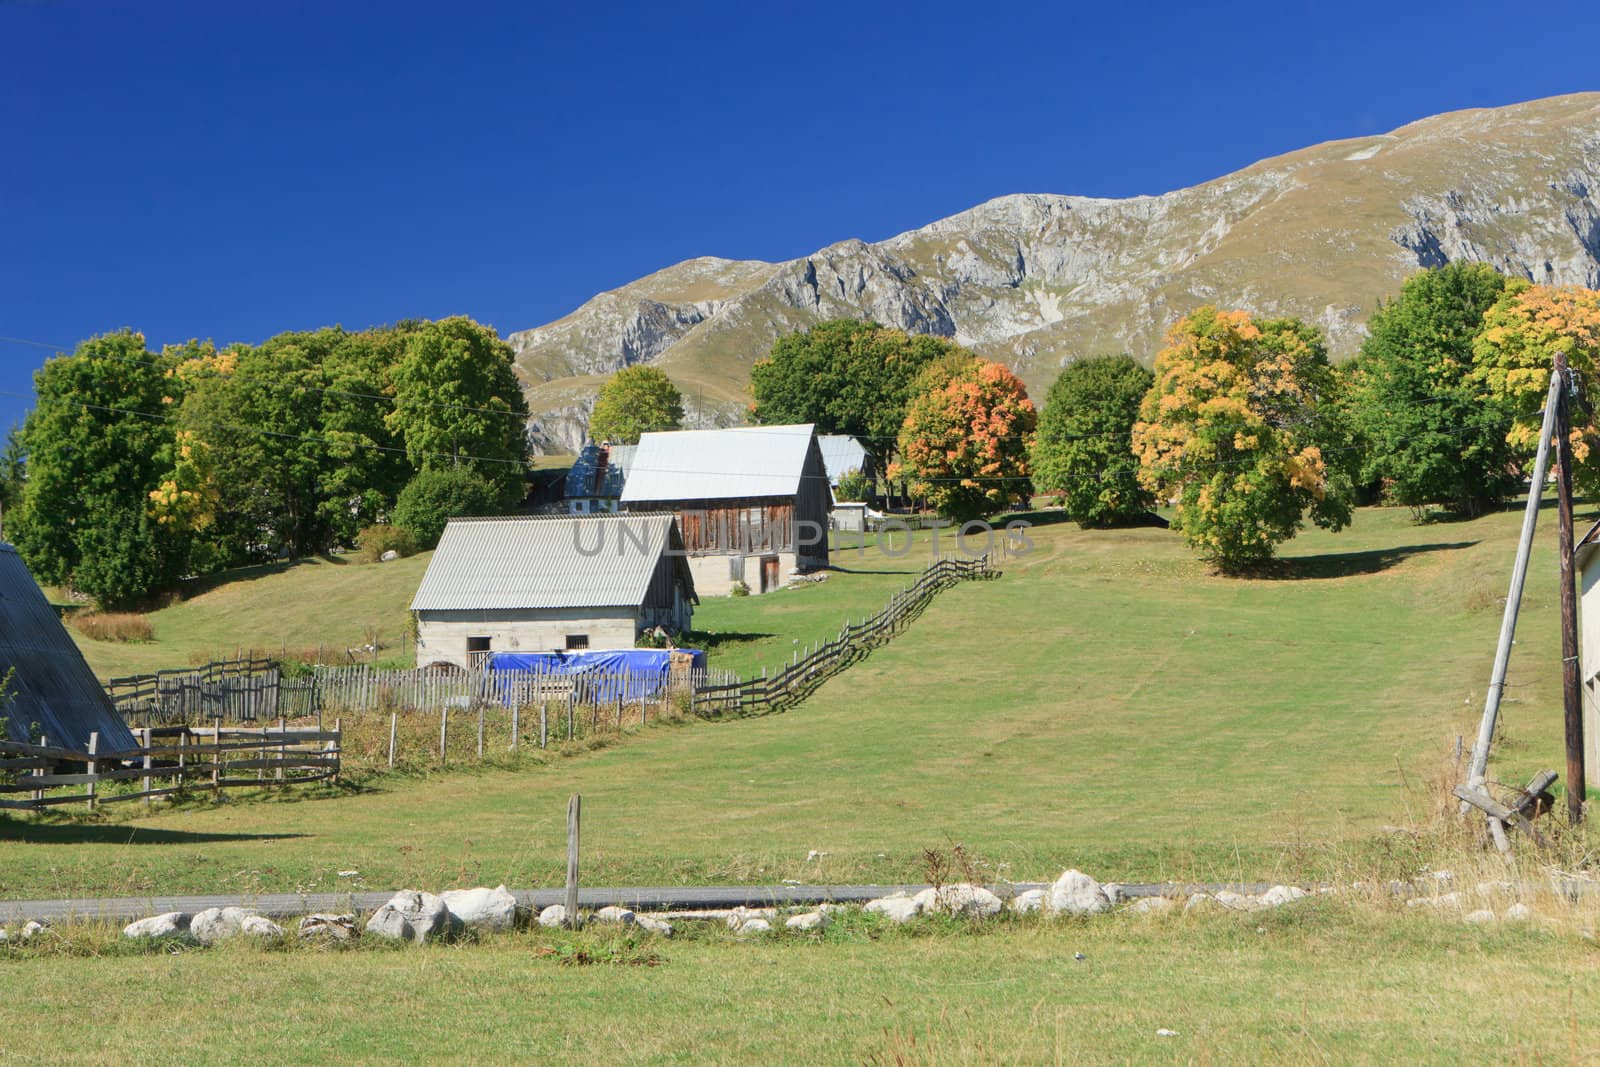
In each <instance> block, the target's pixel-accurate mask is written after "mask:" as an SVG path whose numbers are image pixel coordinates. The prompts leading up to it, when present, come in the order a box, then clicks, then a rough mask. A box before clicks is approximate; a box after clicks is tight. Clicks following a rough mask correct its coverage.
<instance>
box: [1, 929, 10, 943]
mask: <svg viewBox="0 0 1600 1067" xmlns="http://www.w3.org/2000/svg"><path fill="white" fill-rule="evenodd" d="M10 940H11V935H10V934H9V933H7V932H6V928H5V927H4V926H0V945H3V944H5V943H6V942H7V941H10Z"/></svg>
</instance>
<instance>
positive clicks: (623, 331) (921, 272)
mask: <svg viewBox="0 0 1600 1067" xmlns="http://www.w3.org/2000/svg"><path fill="white" fill-rule="evenodd" d="M1597 190H1600V93H1587V94H1579V95H1575V96H1566V97H1556V98H1552V99H1549V100H1539V101H1533V102H1531V103H1527V104H1519V105H1515V106H1512V107H1506V108H1497V109H1491V110H1476V111H1462V112H1454V113H1451V114H1447V115H1439V116H1435V117H1434V118H1430V119H1424V120H1422V121H1420V122H1415V123H1412V124H1410V125H1408V126H1404V127H1402V128H1400V129H1398V130H1395V131H1394V132H1392V133H1389V134H1384V135H1380V136H1375V137H1364V138H1358V139H1354V140H1349V141H1335V142H1329V143H1327V144H1322V145H1316V146H1314V147H1311V148H1307V149H1303V150H1301V151H1299V152H1294V153H1291V154H1289V155H1285V156H1280V157H1276V158H1274V159H1269V160H1265V161H1263V162H1261V163H1257V164H1255V165H1254V166H1251V167H1248V168H1246V169H1245V170H1242V171H1240V172H1238V173H1236V174H1232V175H1229V176H1227V177H1224V178H1220V179H1218V180H1216V181H1212V182H1207V183H1205V184H1204V185H1198V186H1195V187H1193V188H1190V189H1180V190H1177V191H1176V192H1171V193H1167V194H1165V195H1163V196H1151V197H1134V198H1131V199H1126V200H1106V199H1093V198H1088V197H1074V196H1056V195H1045V194H1025V195H1015V196H1005V197H1001V198H999V199H997V200H992V201H989V202H988V203H986V204H981V205H979V206H978V207H975V208H972V209H971V210H969V211H964V212H962V213H961V214H958V215H954V216H952V217H950V218H947V219H941V220H940V221H938V222H934V223H932V224H930V225H928V226H925V227H923V228H921V229H919V230H913V231H911V232H909V233H904V234H901V235H899V236H897V237H892V238H890V239H888V240H886V241H880V242H877V243H867V242H863V241H858V240H849V241H842V242H840V243H838V244H835V245H830V246H829V247H827V248H825V249H822V250H821V251H819V252H817V253H815V254H813V255H810V256H806V257H804V258H801V259H796V260H791V261H789V262H787V263H776V264H772V263H761V262H754V261H731V260H721V259H712V258H703V259H696V260H690V261H688V262H685V263H680V264H678V265H677V266H674V267H670V268H668V269H666V270H663V271H660V272H657V273H656V274H653V275H650V276H649V277H647V278H643V279H640V280H639V281H637V282H633V283H631V284H629V285H626V286H623V287H622V288H621V289H617V290H614V291H612V292H608V293H602V294H600V295H599V296H596V297H595V298H594V299H593V300H591V301H589V302H588V303H587V304H585V305H584V306H583V307H581V308H579V309H578V310H576V311H574V312H573V313H572V314H571V315H568V316H567V317H565V318H563V319H561V320H559V321H557V322H554V323H551V324H549V325H547V326H542V327H539V328H537V329H533V330H525V331H522V332H520V333H515V334H512V335H511V337H510V341H511V344H512V345H513V347H514V348H515V349H516V352H517V362H518V366H519V369H520V370H521V372H522V374H523V376H524V380H525V381H526V382H527V384H528V394H529V403H530V407H531V409H532V410H533V411H534V412H536V414H535V416H534V418H533V420H532V426H531V429H530V433H531V434H532V436H533V439H534V441H535V443H536V445H537V446H538V447H541V448H544V449H546V450H551V451H570V450H572V449H573V448H575V447H576V446H577V445H578V444H581V442H582V433H583V427H584V426H585V425H586V424H587V417H588V410H589V408H590V407H592V404H593V400H592V397H593V393H594V391H595V390H596V389H597V388H598V387H599V384H600V383H601V382H602V381H603V380H604V377H605V375H606V374H609V373H610V372H612V371H614V370H616V369H618V368H620V367H623V366H626V365H628V364H631V363H639V362H653V363H656V364H658V365H659V366H661V367H662V369H664V370H666V371H667V373H668V374H669V375H671V376H672V377H673V378H674V380H676V381H677V382H678V383H679V386H680V388H682V389H683V391H684V394H685V397H686V399H687V400H688V402H689V406H690V407H691V408H693V409H694V410H695V412H696V415H695V417H696V419H697V420H698V421H700V422H702V423H705V424H712V423H718V424H720V423H726V422H729V421H735V420H737V419H738V418H740V417H741V416H742V413H743V410H744V406H745V404H746V403H747V400H748V398H747V397H746V396H745V393H744V389H745V384H746V383H747V382H748V373H749V366H750V364H751V363H752V362H754V361H755V360H756V359H759V358H761V357H762V356H764V355H765V354H766V352H767V350H768V348H770V346H771V344H772V341H773V340H774V339H775V338H776V337H778V336H779V335H781V334H783V333H786V332H789V331H792V330H796V329H803V328H805V327H806V326H809V325H811V324H812V323H815V322H818V321H821V320H823V319H829V318H840V317H851V318H865V319H873V320H876V321H878V322H882V323H885V324H888V325H894V326H899V327H901V328H903V329H906V330H909V331H914V332H920V333H933V334H940V335H943V336H947V337H953V338H955V339H956V340H957V341H959V342H961V343H962V344H965V345H968V346H970V347H972V348H973V349H975V350H977V351H978V352H980V353H982V354H984V355H986V356H987V357H989V358H992V359H1000V360H1004V361H1005V362H1006V363H1008V364H1010V365H1011V366H1012V367H1013V368H1014V369H1015V370H1016V371H1017V372H1018V373H1019V374H1020V375H1021V376H1022V377H1023V379H1024V380H1025V381H1026V382H1027V383H1028V386H1029V388H1030V389H1031V390H1033V391H1035V392H1042V391H1043V390H1044V389H1045V388H1046V387H1047V386H1048V385H1049V383H1050V381H1051V380H1052V379H1053V378H1054V376H1055V374H1056V373H1057V371H1058V370H1059V368H1060V367H1061V366H1063V365H1064V364H1065V363H1067V362H1069V361H1070V360H1072V359H1075V358H1079V357H1081V356H1085V355H1091V354H1095V353H1099V352H1106V351H1127V352H1130V353H1131V354H1133V355H1134V356H1136V357H1137V358H1139V359H1141V360H1144V361H1147V362H1148V361H1149V360H1151V359H1153V358H1154V355H1155V352H1156V351H1157V350H1158V349H1159V347H1160V344H1161V338H1162V335H1163V333H1164V331H1165V330H1166V328H1167V326H1168V325H1170V324H1171V322H1172V321H1173V320H1174V319H1176V318H1177V317H1178V316H1179V315H1182V314H1183V313H1185V312H1187V311H1189V310H1190V309H1192V308H1194V307H1196V306H1198V305H1200V304H1204V303H1219V304H1223V305H1226V306H1231V307H1242V308H1247V309H1249V310H1251V311H1254V312H1258V313H1262V314H1294V315H1299V316H1301V317H1302V318H1305V319H1307V320H1308V321H1312V322H1315V323H1317V324H1318V325H1320V326H1321V327H1322V328H1323V329H1324V330H1325V331H1326V332H1327V334H1328V337H1329V342H1330V345H1331V346H1332V349H1333V351H1334V353H1335V354H1336V355H1348V354H1349V353H1351V352H1352V351H1354V349H1355V348H1356V347H1357V346H1358V345H1359V344H1360V341H1361V338H1362V336H1363V335H1364V332H1365V330H1364V325H1363V324H1364V322H1365V320H1366V317H1367V316H1368V315H1369V314H1370V313H1371V312H1372V310H1373V308H1374V306H1375V303H1376V301H1377V300H1378V299H1380V298H1386V297H1389V296H1391V295H1392V294H1393V293H1394V292H1395V291H1396V290H1397V289H1398V287H1399V284H1400V282H1401V281H1402V280H1403V279H1404V278H1405V276H1406V275H1407V274H1409V273H1411V272H1413V271H1415V270H1417V269H1418V268H1420V267H1433V266H1439V265H1441V264H1443V263H1447V262H1451V261H1456V260H1469V261H1478V262H1486V263H1491V264H1493V265H1494V266H1495V267H1497V268H1498V269H1500V270H1501V271H1504V272H1505V273H1507V274H1514V275H1519V276H1522V277H1526V278H1530V279H1532V280H1534V281H1537V282H1541V283H1548V284H1578V285H1587V286H1591V287H1600V193H1597Z"/></svg>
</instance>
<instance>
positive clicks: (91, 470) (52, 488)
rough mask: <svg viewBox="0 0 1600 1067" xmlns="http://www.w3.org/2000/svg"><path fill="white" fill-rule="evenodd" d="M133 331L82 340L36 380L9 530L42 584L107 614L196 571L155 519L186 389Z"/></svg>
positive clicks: (176, 538) (178, 541)
mask: <svg viewBox="0 0 1600 1067" xmlns="http://www.w3.org/2000/svg"><path fill="white" fill-rule="evenodd" d="M169 369H170V366H169V365H168V364H167V363H165V362H164V361H163V360H162V359H161V358H160V357H158V356H156V355H154V354H152V353H151V352H149V351H147V350H146V348H145V343H144V337H143V336H142V335H140V334H137V333H134V332H133V331H132V330H123V331H121V332H118V333H113V334H107V335H105V336H102V337H96V338H93V339H91V340H88V341H85V342H83V344H81V345H79V346H78V349H77V351H76V352H74V353H73V354H72V355H70V356H66V355H63V356H57V357H55V358H53V359H51V360H48V361H47V362H46V363H45V365H44V366H43V367H41V368H40V369H39V370H38V371H37V372H35V374H34V379H33V380H34V392H35V394H36V396H37V403H36V405H35V406H34V408H33V410H32V411H30V412H29V413H28V417H27V421H26V422H24V424H23V428H22V437H21V441H22V446H23V448H25V449H26V451H27V480H26V481H25V482H24V489H23V493H22V507H21V509H20V514H18V515H17V516H16V518H15V521H14V522H13V521H9V520H8V522H7V527H8V536H12V533H11V532H10V528H11V527H13V526H14V527H15V534H14V536H15V537H16V542H17V547H18V549H19V550H20V551H21V552H22V554H23V557H24V558H25V559H27V561H28V565H29V566H30V567H31V568H32V570H33V572H34V574H35V575H36V576H37V577H38V578H39V579H40V580H41V581H44V582H52V583H57V584H63V585H69V586H72V587H73V588H75V589H78V590H79V591H81V592H84V593H87V594H89V595H90V596H92V597H94V598H95V599H96V600H97V601H99V603H100V604H101V606H103V607H107V608H118V607H127V606H131V605H135V604H137V603H139V602H140V601H142V600H144V599H145V598H147V597H148V596H149V595H150V594H152V593H154V592H156V591H157V590H160V589H162V588H165V587H167V586H170V585H171V584H172V583H174V582H175V581H176V580H177V578H178V577H179V576H180V575H181V574H182V573H183V572H184V571H185V569H186V568H187V549H188V545H187V541H186V539H185V538H184V537H183V536H182V535H181V534H179V533H177V532H175V531H171V530H168V529H165V528H163V527H162V526H161V524H159V523H157V522H155V521H153V519H152V518H151V515H150V511H151V499H150V494H151V493H152V492H153V491H154V490H155V489H156V487H157V485H158V484H159V482H160V481H161V476H162V473H163V472H164V471H165V470H166V469H167V468H168V467H169V466H170V465H171V462H172V450H173V443H174V439H175V438H174V430H173V426H172V423H171V421H170V417H169V415H168V412H169V411H170V410H171V407H172V405H173V404H174V402H176V401H177V399H178V398H179V396H180V395H181V389H182V383H181V382H178V381H176V380H174V379H173V378H171V377H169V376H168V373H167V371H168V370H169Z"/></svg>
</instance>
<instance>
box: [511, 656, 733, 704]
mask: <svg viewBox="0 0 1600 1067" xmlns="http://www.w3.org/2000/svg"><path fill="white" fill-rule="evenodd" d="M674 655H677V656H689V657H691V658H692V662H691V663H690V669H692V670H697V671H698V670H704V669H705V665H706V654H705V653H704V652H702V651H701V650H700V649H698V648H679V649H666V648H618V649H597V650H594V651H584V652H495V653H493V654H492V655H490V656H489V669H490V670H491V671H516V672H523V673H527V674H543V675H547V676H551V677H570V678H582V679H584V681H585V683H586V685H585V693H584V695H585V698H586V699H589V700H594V701H597V702H600V703H605V702H608V701H613V700H616V699H617V697H618V695H621V696H622V698H623V699H624V700H649V699H654V698H656V697H658V696H660V694H661V691H662V689H664V688H665V687H666V684H667V676H668V674H669V672H670V671H671V669H672V657H673V656H674ZM506 695H508V694H502V696H503V697H504V696H506Z"/></svg>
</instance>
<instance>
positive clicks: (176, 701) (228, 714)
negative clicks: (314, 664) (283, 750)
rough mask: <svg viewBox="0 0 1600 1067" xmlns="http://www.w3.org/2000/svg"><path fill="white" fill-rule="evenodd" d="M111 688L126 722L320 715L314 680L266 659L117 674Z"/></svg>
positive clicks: (261, 719)
mask: <svg viewBox="0 0 1600 1067" xmlns="http://www.w3.org/2000/svg"><path fill="white" fill-rule="evenodd" d="M106 692H107V693H108V694H109V695H110V697H111V702H112V704H113V705H115V706H116V709H117V710H118V711H119V712H121V713H122V717H123V718H124V719H125V720H127V721H128V722H129V723H138V722H142V723H144V724H145V725H146V726H150V725H154V724H161V725H170V724H178V723H199V722H210V721H212V720H213V719H218V718H221V719H225V720H228V721H230V722H270V721H271V720H273V719H277V718H291V719H294V718H301V717H304V716H308V715H315V714H316V712H317V707H318V705H317V702H316V688H315V686H314V685H313V683H312V681H311V680H310V679H309V678H299V679H291V678H285V677H284V676H283V672H282V671H281V670H280V669H279V667H278V664H277V663H276V662H275V661H274V660H271V659H267V658H265V657H261V658H245V657H241V658H239V659H231V660H218V661H216V662H213V663H208V664H206V665H205V666H204V667H192V668H178V669H175V670H165V671H157V672H156V673H155V674H141V675H136V676H132V677H128V678H113V679H111V680H110V681H109V682H107V683H106Z"/></svg>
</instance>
